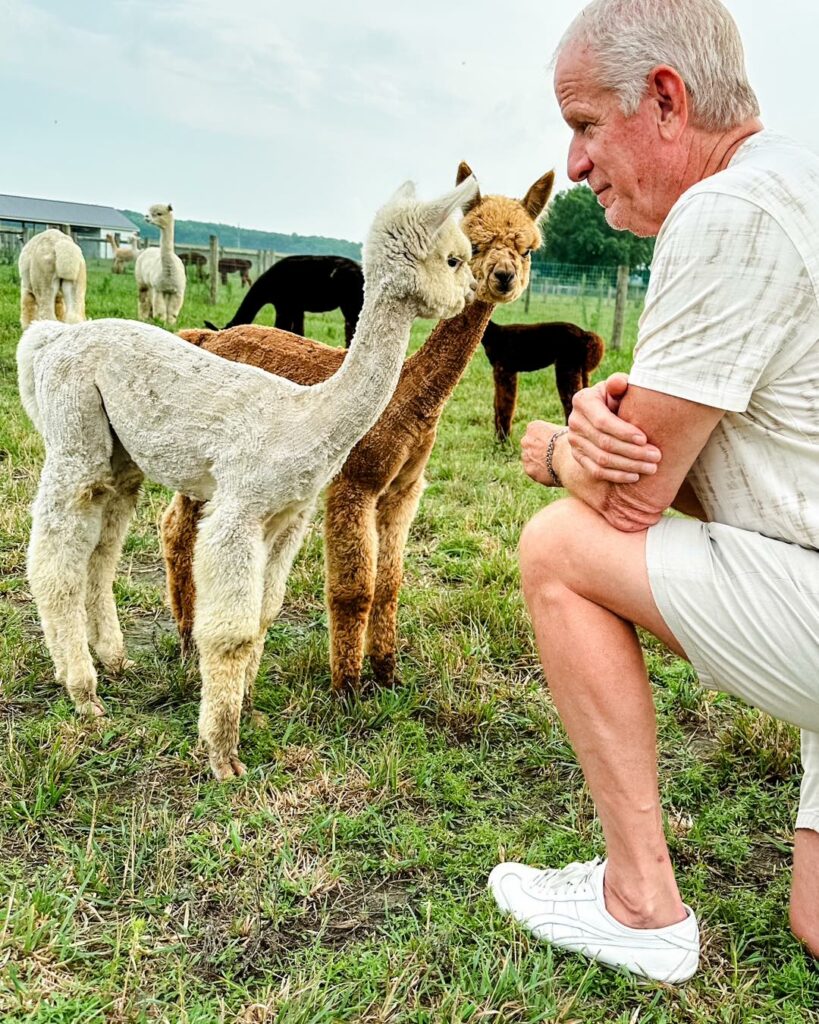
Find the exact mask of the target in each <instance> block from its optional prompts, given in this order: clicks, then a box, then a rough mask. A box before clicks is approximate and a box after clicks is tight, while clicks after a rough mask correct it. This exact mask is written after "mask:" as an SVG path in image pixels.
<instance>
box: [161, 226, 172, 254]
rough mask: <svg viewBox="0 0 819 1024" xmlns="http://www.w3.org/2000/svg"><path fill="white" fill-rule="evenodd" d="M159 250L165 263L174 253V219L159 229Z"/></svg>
mask: <svg viewBox="0 0 819 1024" xmlns="http://www.w3.org/2000/svg"><path fill="white" fill-rule="evenodd" d="M159 251H160V253H161V259H162V262H163V263H164V262H165V261H166V260H168V258H169V257H170V256H172V255H173V221H171V223H170V224H169V225H168V226H167V227H162V228H160V229H159Z"/></svg>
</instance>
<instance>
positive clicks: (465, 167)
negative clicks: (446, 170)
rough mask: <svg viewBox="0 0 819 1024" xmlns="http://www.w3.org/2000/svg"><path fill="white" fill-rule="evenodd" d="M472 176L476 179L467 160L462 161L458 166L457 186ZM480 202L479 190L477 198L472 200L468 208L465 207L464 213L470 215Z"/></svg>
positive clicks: (476, 194)
mask: <svg viewBox="0 0 819 1024" xmlns="http://www.w3.org/2000/svg"><path fill="white" fill-rule="evenodd" d="M470 175H471V176H472V177H473V178H474V177H475V175H474V174H473V173H472V168H471V167H470V166H469V164H468V163H467V162H466V160H461V162H460V163H459V164H458V173H457V174H456V175H455V184H456V185H460V184H461V182H462V181H466V179H467V178H468V177H470ZM480 201H481V190H480V189H478V191H477V192H476V193H475V198H474V199H472V200H471V202H470V203H469V204H468V205H467V206H464V208H463V211H464V213H469V211H470V210H474V208H475V207H476V206H477V205H478V203H479V202H480Z"/></svg>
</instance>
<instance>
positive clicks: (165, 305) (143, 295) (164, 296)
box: [134, 203, 187, 327]
mask: <svg viewBox="0 0 819 1024" xmlns="http://www.w3.org/2000/svg"><path fill="white" fill-rule="evenodd" d="M145 220H146V221H147V222H148V223H149V224H155V225H156V226H157V227H158V228H159V248H158V249H143V250H142V252H141V253H140V254H139V255H138V256H137V259H136V264H135V265H134V277H135V278H136V283H137V289H138V296H139V318H140V320H148V319H149V318H150V317H153V318H154V320H164V321H165V323H167V324H169V325H170V326H171V327H173V325H174V324H175V323H176V318H177V317H178V316H179V310H180V309H181V308H182V303H183V302H184V301H185V285H186V283H187V278H186V277H185V266H184V264H183V263H182V260H180V258H179V257H178V256H177V255H176V253H175V252H174V251H173V207H172V206H171V204H170V203H168V204H167V206H166V205H165V204H164V203H154V205H153V206H152V207H151V208H150V210H148V212H147V213H146V214H145Z"/></svg>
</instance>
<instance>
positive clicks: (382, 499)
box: [162, 163, 554, 692]
mask: <svg viewBox="0 0 819 1024" xmlns="http://www.w3.org/2000/svg"><path fill="white" fill-rule="evenodd" d="M470 173H471V171H470V170H469V167H468V166H467V165H466V164H463V163H462V164H461V165H460V167H459V168H458V176H457V182H458V183H460V182H461V181H463V180H464V178H466V177H467V176H468V175H469V174H470ZM553 181H554V175H553V174H551V173H549V174H546V175H544V176H543V177H542V178H540V179H539V180H538V181H536V182H535V184H534V185H532V187H531V188H530V189H529V191H528V192H527V193H526V197H525V198H524V199H523V200H517V199H508V198H506V197H504V196H485V197H481V196H478V198H477V199H476V200H475V202H474V205H473V206H472V207H471V208H470V209H469V210H468V211H467V213H466V215H465V217H464V220H463V223H462V227H463V230H464V231H465V232H466V234H467V235H468V236H469V238H470V240H471V241H472V246H473V254H474V255H473V260H472V270H473V273H474V274H475V277H476V279H477V281H478V291H477V295H478V298H477V300H476V301H475V302H474V303H472V305H471V306H467V308H466V310H465V311H464V312H463V313H462V314H460V316H457V317H453V318H452V319H451V320H442V321H440V322H439V323H438V325H437V326H436V327H435V329H434V330H433V332H432V334H430V336H429V338H428V339H427V341H426V343H425V344H424V345H423V347H422V348H421V349H419V351H417V352H416V353H415V354H414V355H412V356H411V357H410V358H409V359H408V360H407V361H406V362H405V364H404V367H403V369H402V371H401V377H400V379H399V382H398V386H397V388H396V390H395V393H394V395H393V397H392V399H391V401H390V403H389V405H388V406H387V408H386V410H385V411H384V413H383V414H382V416H381V418H380V419H379V420H378V422H377V423H376V424H375V426H374V427H373V428H372V429H371V430H370V431H369V433H368V434H366V435H365V436H364V437H363V438H362V439H361V440H360V441H359V442H358V444H357V445H356V446H355V448H353V450H352V452H351V453H350V455H349V457H348V458H347V461H346V463H345V464H344V467H343V468H342V470H341V472H340V473H339V475H338V476H337V477H336V478H335V480H334V481H333V482H332V484H331V485H330V487H329V488H328V491H327V510H326V514H325V517H324V531H325V553H326V562H327V584H326V586H327V602H328V607H329V618H330V650H331V671H332V684H333V689H334V690H335V691H336V692H343V691H348V690H352V689H355V688H357V687H358V685H359V681H360V677H361V668H362V663H363V658H364V652H365V649H366V653H367V654H368V655H369V658H370V664H371V667H372V670H373V673H374V675H375V678H376V681H377V682H378V683H379V684H382V685H388V684H391V683H392V682H393V680H394V675H395V652H396V619H397V609H398V593H399V590H400V588H401V582H402V577H403V563H404V547H405V545H406V540H407V534H408V532H409V528H410V525H411V523H412V520H413V518H414V516H415V512H416V509H417V507H418V501H419V499H420V497H421V491H422V490H423V486H424V469H425V467H426V464H427V462H428V460H429V456H430V453H431V451H432V448H433V445H434V444H435V435H436V431H437V428H438V421H439V419H440V416H441V412H442V411H443V408H444V406H445V404H446V402H447V400H448V399H449V396H450V395H451V394H452V391H453V389H454V387H455V385H456V384H457V383H458V381H459V380H460V378H461V375H462V374H463V372H464V370H465V368H466V366H467V364H468V363H469V360H470V358H471V357H472V354H473V353H474V351H475V349H476V348H477V347H478V345H479V344H480V340H481V337H482V336H483V332H484V330H485V328H486V325H487V323H488V322H489V317H490V316H491V314H492V310H493V308H494V304H495V303H497V302H501V303H506V302H511V301H513V300H514V299H516V298H518V297H519V295H520V294H521V293H522V292H523V290H524V289H525V287H526V285H527V283H528V280H529V266H530V260H529V254H530V252H531V250H532V249H536V248H537V247H538V246H539V245H540V232H539V230H538V228H537V225H536V220H537V218H538V217H539V216H540V214H541V213H542V211H543V209H544V207H545V206H546V203H547V201H548V198H549V195H550V193H551V190H552V185H553ZM181 337H183V338H185V339H186V340H188V341H191V342H193V343H194V344H198V345H201V346H202V347H203V348H206V349H207V350H208V351H209V352H213V353H215V354H217V355H220V356H223V357H225V358H228V359H234V360H241V361H242V362H247V363H252V364H254V365H256V366H260V367H262V368H263V369H265V370H268V371H269V372H272V373H277V374H280V375H282V376H284V377H288V378H289V379H290V380H293V381H296V382H298V383H300V384H314V383H317V382H318V381H321V380H325V379H326V378H327V377H329V376H330V375H331V374H333V373H335V371H336V370H337V369H338V367H339V366H340V365H341V362H342V360H343V359H344V357H345V354H346V353H345V352H344V351H343V350H342V349H338V348H331V347H330V346H328V345H322V344H319V343H318V342H314V341H309V340H307V339H304V338H300V337H298V336H296V335H293V334H289V333H287V332H284V331H280V330H278V329H276V328H272V329H271V328H264V327H254V326H241V327H234V328H231V329H230V330H226V331H220V332H215V333H214V332H210V331H182V332H181ZM200 511H201V507H200V506H199V505H198V504H197V503H196V502H193V501H191V500H190V499H188V498H185V497H184V496H182V495H180V494H177V495H176V496H175V498H174V500H173V502H172V504H171V505H170V506H169V508H168V510H167V511H166V513H165V516H164V517H163V522H162V537H163V547H164V553H165V560H166V564H167V569H168V587H169V593H170V599H171V607H172V610H173V614H174V617H175V618H176V621H177V623H178V624H179V629H180V633H181V634H182V638H183V642H186V641H188V640H189V638H190V634H191V629H192V625H193V614H194V602H195V593H194V587H193V573H192V556H193V539H194V536H195V532H196V523H197V520H198V517H199V515H200Z"/></svg>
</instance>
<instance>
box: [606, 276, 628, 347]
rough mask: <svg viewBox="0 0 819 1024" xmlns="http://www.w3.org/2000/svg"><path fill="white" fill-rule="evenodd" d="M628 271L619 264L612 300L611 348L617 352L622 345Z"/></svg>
mask: <svg viewBox="0 0 819 1024" xmlns="http://www.w3.org/2000/svg"><path fill="white" fill-rule="evenodd" d="M628 270H629V268H628V267H627V266H625V265H624V264H621V265H620V266H619V267H618V268H617V294H616V296H615V299H614V326H613V327H612V330H611V346H610V347H611V348H612V349H613V350H614V351H617V350H618V349H619V348H621V347H622V344H623V323H624V321H625V317H626V303H627V302H628Z"/></svg>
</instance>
